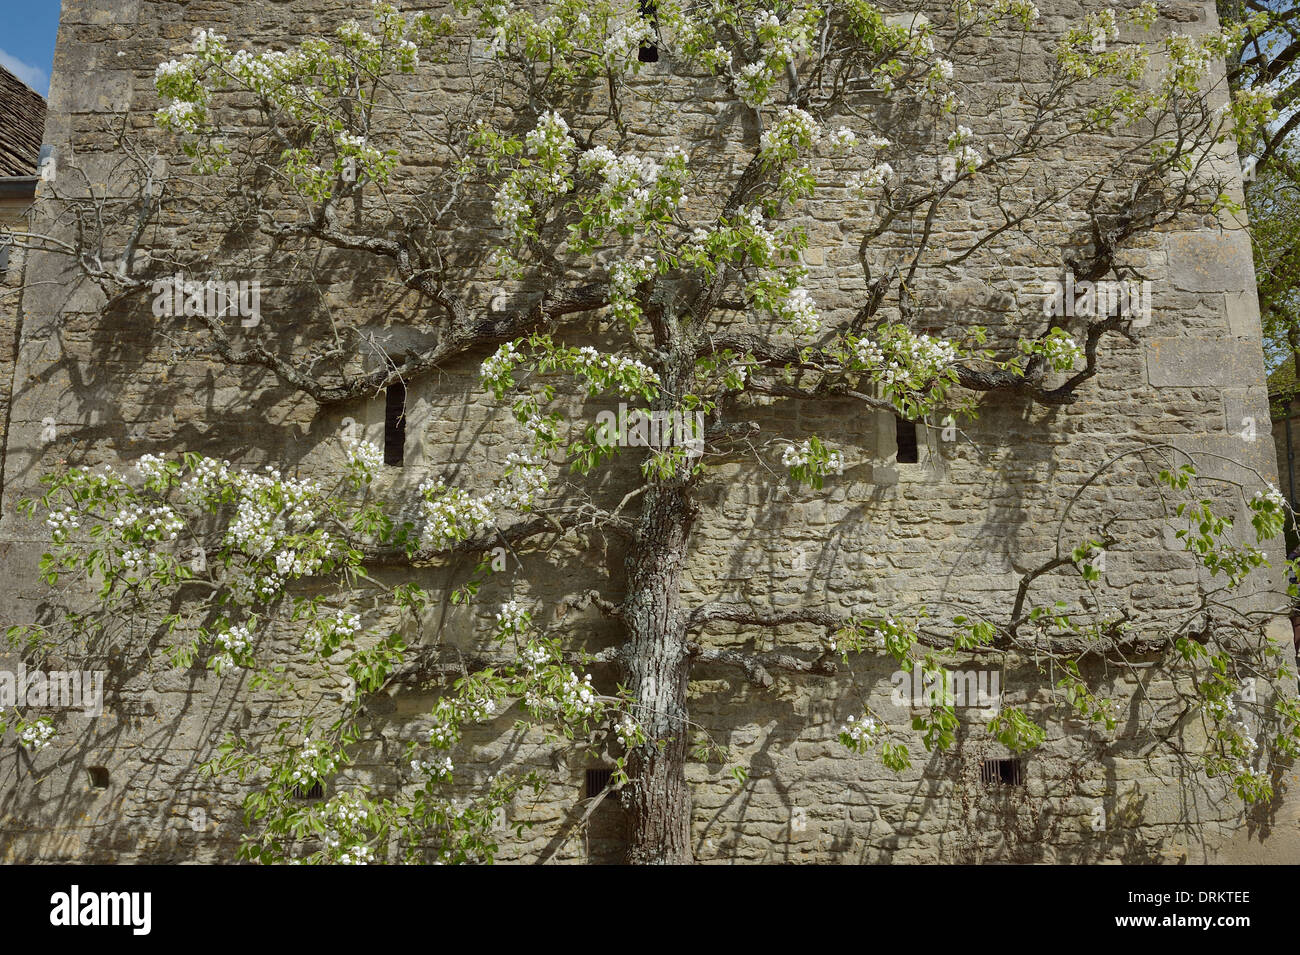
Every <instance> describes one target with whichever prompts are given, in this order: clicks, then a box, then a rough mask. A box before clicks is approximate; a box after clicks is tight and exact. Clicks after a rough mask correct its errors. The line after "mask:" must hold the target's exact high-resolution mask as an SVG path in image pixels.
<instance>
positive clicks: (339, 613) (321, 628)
mask: <svg viewBox="0 0 1300 955" xmlns="http://www.w3.org/2000/svg"><path fill="white" fill-rule="evenodd" d="M360 629H361V617H360V616H358V615H357V614H355V613H349V612H348V611H346V610H336V611H335V612H334V616H333V617H320V618H317V619H316V620H313V621H312V624H311V626H310V627H308V628H307V632H306V633H305V634H304V635H303V641H302V646H303V649H304V650H306V651H307V652H308V653H313V654H319V655H321V656H325V657H327V656H330V655H331V654H333V653H334V651H335V650H337V649H338V648H339V647H340V646H341V645H342V644H343V643H345V642H346V641H348V640H351V639H352V638H353V637H355V636H356V634H357V631H358V630H360Z"/></svg>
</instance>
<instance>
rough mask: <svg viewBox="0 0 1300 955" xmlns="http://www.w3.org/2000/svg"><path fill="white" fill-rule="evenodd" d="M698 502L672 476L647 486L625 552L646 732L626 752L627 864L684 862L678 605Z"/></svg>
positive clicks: (685, 793) (632, 682)
mask: <svg viewBox="0 0 1300 955" xmlns="http://www.w3.org/2000/svg"><path fill="white" fill-rule="evenodd" d="M696 515H697V508H696V506H695V504H694V503H693V502H692V501H691V499H690V492H689V489H688V488H687V487H685V486H683V485H681V484H679V483H675V482H674V483H670V484H654V485H652V486H651V487H650V489H649V490H648V491H647V492H646V502H645V505H644V509H643V510H642V512H641V519H640V527H639V528H638V533H637V540H636V544H635V545H634V546H633V548H632V551H631V552H630V553H629V554H628V558H627V570H628V590H627V597H626V599H625V601H624V604H623V613H624V620H625V623H626V625H627V630H628V642H627V645H626V647H625V648H624V649H625V656H624V657H623V664H624V669H625V674H626V678H627V686H628V689H629V690H630V691H631V693H632V695H633V697H634V698H635V699H636V701H637V703H638V704H639V705H638V706H637V707H636V709H635V710H634V712H635V714H636V716H637V718H638V719H639V720H640V721H641V724H642V726H643V727H644V728H645V731H646V736H647V740H646V742H645V743H644V744H643V745H642V746H640V747H638V748H637V749H635V750H634V751H633V752H632V753H630V754H629V757H628V776H629V783H628V784H627V785H626V786H624V787H623V805H624V807H625V809H626V810H627V826H628V852H627V861H628V862H629V863H630V864H634V865H651V864H658V865H672V864H681V863H689V862H691V861H692V855H691V798H690V792H689V790H688V789H687V786H686V755H687V752H688V747H689V745H690V739H689V733H688V728H687V722H686V686H687V681H688V677H689V673H690V659H689V656H688V653H687V648H686V621H685V615H684V614H683V613H682V611H681V609H680V607H679V606H678V604H679V602H680V600H679V598H680V584H681V574H682V569H683V567H684V566H685V562H686V556H687V550H688V546H689V542H690V535H691V528H692V526H693V525H694V522H695V518H696Z"/></svg>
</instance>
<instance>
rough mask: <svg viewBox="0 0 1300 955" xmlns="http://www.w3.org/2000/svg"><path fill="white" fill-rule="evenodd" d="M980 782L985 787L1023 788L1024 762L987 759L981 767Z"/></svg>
mask: <svg viewBox="0 0 1300 955" xmlns="http://www.w3.org/2000/svg"><path fill="white" fill-rule="evenodd" d="M980 782H982V783H983V784H984V785H985V786H1023V785H1024V784H1025V764H1024V760H1020V759H986V760H984V762H983V763H982V764H981V765H980Z"/></svg>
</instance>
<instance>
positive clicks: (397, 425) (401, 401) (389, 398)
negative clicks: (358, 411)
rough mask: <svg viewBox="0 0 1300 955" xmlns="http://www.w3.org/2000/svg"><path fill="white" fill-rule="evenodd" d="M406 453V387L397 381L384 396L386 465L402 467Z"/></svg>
mask: <svg viewBox="0 0 1300 955" xmlns="http://www.w3.org/2000/svg"><path fill="white" fill-rule="evenodd" d="M405 452H406V386H405V385H404V384H402V383H401V382H400V381H395V382H393V383H392V384H391V385H389V386H388V391H387V392H386V394H385V396H384V463H385V464H391V465H395V466H396V467H401V466H402V457H403V455H404V454H405Z"/></svg>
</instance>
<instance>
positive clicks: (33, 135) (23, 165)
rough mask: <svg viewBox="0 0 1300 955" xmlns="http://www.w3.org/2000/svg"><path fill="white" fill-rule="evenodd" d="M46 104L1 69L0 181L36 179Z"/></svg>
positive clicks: (39, 95) (19, 81) (43, 133)
mask: <svg viewBox="0 0 1300 955" xmlns="http://www.w3.org/2000/svg"><path fill="white" fill-rule="evenodd" d="M44 135H45V100H44V99H43V98H42V97H41V94H39V93H37V92H34V91H33V90H30V89H28V88H27V86H26V85H25V84H24V83H23V81H22V80H20V79H18V77H16V76H14V75H13V74H12V73H10V72H9V71H8V70H6V69H5V68H4V67H3V66H0V177H3V176H34V175H36V164H37V157H38V156H39V155H40V151H41V139H42V138H43V137H44Z"/></svg>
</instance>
